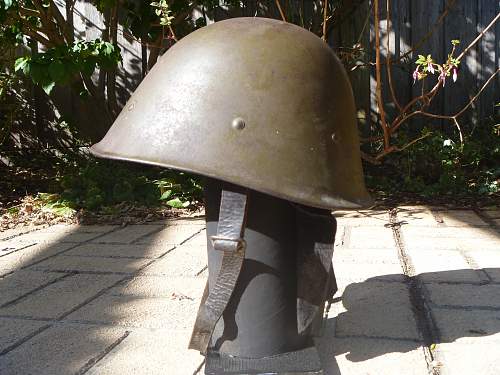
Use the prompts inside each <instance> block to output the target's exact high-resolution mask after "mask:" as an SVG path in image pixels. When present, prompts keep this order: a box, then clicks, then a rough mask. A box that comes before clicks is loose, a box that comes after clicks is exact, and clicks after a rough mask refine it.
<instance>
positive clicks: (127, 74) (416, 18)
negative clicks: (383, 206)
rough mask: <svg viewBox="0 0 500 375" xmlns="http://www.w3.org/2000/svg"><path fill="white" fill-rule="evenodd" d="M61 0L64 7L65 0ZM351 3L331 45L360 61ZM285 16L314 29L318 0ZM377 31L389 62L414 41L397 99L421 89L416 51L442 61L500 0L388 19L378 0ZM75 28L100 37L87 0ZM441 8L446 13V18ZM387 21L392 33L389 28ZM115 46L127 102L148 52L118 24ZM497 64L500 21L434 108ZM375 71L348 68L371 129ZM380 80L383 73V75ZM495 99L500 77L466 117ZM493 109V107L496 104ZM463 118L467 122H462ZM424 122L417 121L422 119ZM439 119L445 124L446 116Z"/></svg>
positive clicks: (361, 2) (370, 40) (366, 42)
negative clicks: (355, 51)
mask: <svg viewBox="0 0 500 375" xmlns="http://www.w3.org/2000/svg"><path fill="white" fill-rule="evenodd" d="M60 1H61V3H62V4H61V6H63V4H64V1H62V0H60ZM330 1H331V2H332V3H334V2H335V1H334V0H330ZM343 1H344V3H346V2H351V3H352V4H351V5H352V7H351V8H349V7H347V8H346V9H348V10H349V9H351V11H348V12H346V14H345V15H342V16H341V17H338V19H339V21H338V22H337V23H336V24H334V25H333V28H332V30H331V31H330V33H329V43H330V44H331V45H332V47H333V48H335V49H337V50H338V51H345V48H350V47H352V46H353V45H355V44H357V43H360V44H361V45H362V47H363V51H364V53H363V55H362V56H361V59H362V60H364V61H365V63H369V62H373V61H375V58H374V22H373V8H372V7H373V4H372V1H373V0H343ZM280 3H281V4H283V7H284V8H285V12H286V14H287V17H290V18H289V19H294V20H301V22H303V23H304V25H305V26H306V27H310V28H317V27H318V25H320V23H321V12H322V2H321V1H318V0H280ZM380 7H381V9H380V12H381V19H380V30H381V36H382V38H381V44H382V46H383V47H382V50H381V53H382V56H383V58H385V57H386V56H387V48H386V45H387V42H388V43H389V46H390V52H391V56H392V59H393V60H397V59H398V57H399V56H401V55H403V54H405V53H406V52H408V51H409V50H410V49H411V48H412V47H415V48H414V50H413V52H412V53H410V54H409V55H408V56H407V57H406V58H404V59H403V60H402V61H401V62H400V63H397V64H395V66H394V68H393V81H394V87H395V92H396V96H397V97H398V99H399V101H400V102H402V103H406V102H408V101H409V100H410V99H411V98H412V97H413V96H415V95H418V92H419V90H420V87H419V85H418V84H417V85H414V84H413V79H412V77H411V75H412V74H411V72H412V70H413V69H414V67H415V65H414V61H415V59H416V56H417V55H418V54H425V55H427V54H431V55H432V56H433V57H434V58H435V60H436V61H438V62H443V61H444V60H445V59H446V56H447V54H448V53H449V52H450V50H451V47H452V45H451V40H453V39H459V40H460V41H461V44H460V46H459V51H460V50H461V49H462V48H464V47H465V46H467V45H468V44H469V43H470V42H471V41H472V40H474V38H475V37H476V36H477V35H478V33H479V32H481V30H483V29H484V27H485V26H486V25H487V24H488V23H489V22H490V21H491V20H492V19H493V18H494V16H495V15H496V14H497V13H498V12H499V11H500V0H392V1H391V7H390V10H391V13H392V15H391V18H392V20H391V22H390V23H388V22H387V15H386V0H380ZM76 10H77V17H75V29H76V30H77V32H78V33H79V35H80V36H81V37H82V38H86V39H93V38H96V37H99V34H100V30H102V26H103V21H102V19H101V15H100V14H99V13H98V12H97V11H96V10H95V8H94V7H93V5H91V4H90V3H89V2H87V1H84V0H78V1H77V4H76ZM443 14H446V16H445V17H443ZM256 15H257V16H271V17H274V18H280V17H279V13H278V10H277V8H276V2H275V1H274V0H261V1H256V0H250V1H242V4H241V7H240V8H238V9H232V10H231V11H228V10H227V8H224V7H223V6H221V7H219V8H218V9H217V10H216V12H214V13H212V14H211V15H206V17H207V22H208V23H211V22H215V21H218V20H221V19H224V18H228V17H234V16H256ZM388 25H389V31H388V27H387V26H388ZM119 35H120V37H119V44H120V47H121V48H122V51H123V64H122V66H121V67H120V69H119V73H118V82H117V84H118V86H119V87H118V93H119V98H118V99H119V102H120V103H121V104H124V102H125V101H126V99H127V97H128V96H129V95H130V93H131V92H132V91H133V90H134V88H135V87H136V86H137V85H138V83H139V82H140V80H141V79H142V77H143V75H144V73H145V68H146V64H145V58H147V55H148V50H147V49H146V48H145V47H143V46H141V45H140V44H139V43H138V42H137V41H135V40H134V39H133V38H131V37H130V36H128V34H127V33H126V31H124V30H123V27H121V26H120V29H119ZM499 66H500V24H497V25H495V27H493V28H492V29H491V30H490V31H488V32H487V33H486V34H485V35H484V37H483V38H482V39H481V41H480V42H479V43H478V44H477V45H476V46H475V47H474V48H472V49H471V51H470V53H468V54H467V56H466V58H465V59H464V60H463V62H462V64H461V66H460V72H459V79H458V81H457V82H456V83H451V82H450V83H449V84H447V86H446V87H445V89H444V90H443V91H442V92H441V93H440V94H439V95H438V96H437V97H436V99H435V104H434V105H433V106H432V108H431V110H432V111H433V112H434V113H440V114H454V113H455V112H457V111H458V110H459V109H460V108H462V107H463V106H464V105H465V104H466V103H467V102H468V101H469V99H470V97H471V96H473V95H474V94H475V93H476V92H477V91H478V90H479V89H480V87H481V86H482V85H483V83H484V82H485V81H486V80H487V79H488V77H490V75H491V74H492V73H493V72H495V70H497V69H498V68H499ZM374 77H375V73H374V68H373V66H370V65H367V67H364V68H359V69H355V70H354V71H353V72H351V80H352V83H353V87H354V91H355V96H356V101H357V105H358V109H359V111H358V115H359V117H360V120H361V121H364V122H365V123H366V124H368V125H369V126H366V127H365V129H370V128H373V125H374V120H376V119H377V108H376V101H375V78H374ZM384 78H386V77H385V74H384ZM383 92H384V99H385V103H386V105H387V107H388V109H389V110H388V112H389V116H391V115H394V113H391V108H394V103H392V100H391V98H390V96H389V95H388V93H389V90H388V87H387V85H385V86H384V87H383ZM498 102H500V75H498V76H497V77H496V79H495V80H494V82H492V84H491V85H490V86H489V87H488V88H487V89H486V90H485V91H484V92H483V94H482V95H481V98H480V100H478V101H477V102H476V103H475V104H474V106H473V111H471V112H470V113H469V114H468V115H467V116H468V117H467V116H466V121H467V122H468V123H473V124H474V123H476V122H477V121H478V119H481V118H484V117H486V116H489V115H491V114H492V113H493V111H494V105H495V103H498ZM497 109H498V107H497ZM467 119H468V120H467ZM426 122H427V120H425V121H423V122H421V123H422V124H424V123H426ZM437 122H438V123H440V124H442V125H441V126H447V125H444V123H443V121H441V120H438V121H437Z"/></svg>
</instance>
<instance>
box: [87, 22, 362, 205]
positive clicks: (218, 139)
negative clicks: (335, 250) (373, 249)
mask: <svg viewBox="0 0 500 375" xmlns="http://www.w3.org/2000/svg"><path fill="white" fill-rule="evenodd" d="M355 113H356V109H355V105H354V99H353V94H352V89H351V86H350V84H349V79H348V77H347V74H346V72H345V70H344V68H343V66H342V64H341V63H340V61H339V60H338V59H337V57H336V56H335V55H334V53H333V52H332V50H331V49H330V48H329V47H328V46H327V44H326V43H324V42H323V41H322V40H321V39H320V38H318V37H317V36H315V35H314V34H312V33H311V32H309V31H307V30H305V29H303V28H300V27H298V26H295V25H292V24H289V23H285V22H281V21H277V20H272V19H266V18H233V19H229V20H225V21H221V22H217V23H214V24H212V25H209V26H207V27H204V28H201V29H199V30H197V31H195V32H193V33H191V34H189V35H188V36H186V37H185V38H183V39H182V40H181V41H179V42H178V43H176V44H175V45H174V46H173V47H172V48H170V49H169V50H168V51H167V52H166V53H165V54H164V55H163V56H162V57H161V58H160V60H159V61H158V62H157V63H156V65H155V66H154V67H153V69H152V70H151V71H150V73H149V74H148V75H147V76H146V77H145V78H144V80H143V81H142V83H141V84H140V85H139V87H138V88H137V90H136V91H135V92H134V94H133V95H132V96H131V98H130V99H129V101H128V103H127V104H126V106H125V107H124V109H123V110H122V112H121V113H120V115H119V116H118V118H117V119H116V121H115V123H114V124H113V126H112V127H111V129H110V130H109V131H108V133H107V134H106V136H105V137H104V139H103V140H102V141H101V142H99V143H98V144H96V145H94V146H93V147H92V148H91V151H92V153H93V154H95V155H96V156H101V157H105V158H110V159H119V160H129V161H137V162H142V163H146V164H152V165H158V166H164V167H169V168H175V169H179V170H184V171H190V172H194V173H197V174H201V175H205V176H209V177H213V178H217V179H220V180H224V181H228V182H231V183H234V184H238V185H241V186H246V187H248V188H251V189H254V190H257V191H260V192H263V193H267V194H270V195H272V196H276V197H280V198H284V199H287V200H290V201H293V202H297V203H301V204H305V205H308V206H313V207H319V208H327V209H333V208H355V207H362V206H366V205H367V204H369V203H370V202H371V199H370V197H369V195H368V193H367V191H366V189H365V185H364V180H363V171H362V166H361V158H360V152H359V140H358V134H357V126H356V118H355Z"/></svg>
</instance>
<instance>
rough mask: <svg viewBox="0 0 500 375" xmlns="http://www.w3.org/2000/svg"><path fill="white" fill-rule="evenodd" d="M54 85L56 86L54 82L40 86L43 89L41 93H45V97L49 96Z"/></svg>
mask: <svg viewBox="0 0 500 375" xmlns="http://www.w3.org/2000/svg"><path fill="white" fill-rule="evenodd" d="M55 85H56V83H55V82H54V81H52V82H47V83H44V84H42V89H43V91H45V93H46V94H47V95H50V93H51V91H52V89H53V88H54V86H55Z"/></svg>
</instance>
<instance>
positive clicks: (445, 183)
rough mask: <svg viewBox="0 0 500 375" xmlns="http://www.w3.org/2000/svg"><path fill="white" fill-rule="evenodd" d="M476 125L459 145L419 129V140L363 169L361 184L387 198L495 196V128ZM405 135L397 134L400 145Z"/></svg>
mask: <svg viewBox="0 0 500 375" xmlns="http://www.w3.org/2000/svg"><path fill="white" fill-rule="evenodd" d="M498 122H499V121H494V120H493V119H490V120H488V121H486V122H485V123H483V124H481V125H479V126H477V127H476V128H475V129H474V130H473V131H472V132H471V133H470V135H469V136H467V137H466V138H465V139H464V144H463V145H461V144H460V141H459V140H458V139H454V138H453V137H450V136H449V135H447V134H445V133H444V132H442V131H432V132H431V131H430V130H429V129H427V128H425V129H423V130H422V136H426V138H424V139H423V140H421V141H420V142H417V143H415V144H414V145H413V146H411V147H409V148H408V149H406V150H404V151H402V152H399V153H394V154H391V155H389V156H387V159H386V160H384V163H383V164H382V165H379V166H374V165H366V166H365V172H366V175H367V178H366V179H367V184H368V186H369V187H370V188H372V189H374V190H379V191H380V190H382V191H385V192H386V193H389V194H405V193H412V194H417V195H419V196H422V197H435V196H438V195H447V196H450V195H453V196H456V197H461V196H465V195H474V196H488V195H490V196H491V195H493V194H497V193H499V192H500V183H499V181H500V164H499V162H498V161H499V160H500V124H499V123H498ZM413 137H414V135H412V136H411V137H410V136H408V135H407V134H404V133H401V132H400V134H399V135H398V142H400V143H401V144H405V143H407V142H408V141H409V139H410V138H413Z"/></svg>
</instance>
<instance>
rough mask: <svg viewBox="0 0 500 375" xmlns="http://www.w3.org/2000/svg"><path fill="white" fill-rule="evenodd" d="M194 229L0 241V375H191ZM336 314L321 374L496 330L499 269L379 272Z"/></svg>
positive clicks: (91, 230)
mask: <svg viewBox="0 0 500 375" xmlns="http://www.w3.org/2000/svg"><path fill="white" fill-rule="evenodd" d="M450 217H451V216H450ZM438 218H439V217H438ZM411 219H412V220H413V219H415V220H428V218H427V217H423V218H420V217H419V216H418V215H414V214H413V213H412V214H411ZM461 219H463V220H469V219H470V218H468V217H465V216H464V214H463V213H460V214H459V215H457V216H456V220H457V221H459V220H461ZM377 220H378V219H377ZM405 220H407V221H409V224H412V222H410V220H409V219H408V218H405ZM447 220H448V222H449V223H451V221H450V219H449V218H448V217H444V223H445V224H446V221H447ZM192 222H193V220H191V221H189V220H188V221H186V224H187V225H185V226H184V228H183V225H182V223H177V224H173V223H167V224H149V225H142V226H140V225H135V226H129V227H125V228H121V227H118V226H82V227H77V226H70V227H66V228H62V229H61V228H60V227H58V228H55V227H51V228H48V229H47V230H41V231H36V232H33V233H27V234H24V235H22V236H19V237H13V238H10V239H5V238H3V240H2V241H0V373H1V374H2V375H8V374H29V373H36V374H127V373H136V374H141V375H142V374H159V373H165V372H166V371H167V373H172V374H176V375H177V374H178V375H181V374H182V375H183V374H191V373H193V371H194V370H191V368H192V369H196V368H197V366H198V364H199V361H200V357H199V356H198V355H197V353H196V352H194V351H188V350H187V349H186V348H187V340H188V338H189V333H188V331H190V330H191V327H192V324H193V322H194V318H195V315H196V310H197V307H198V300H199V298H200V297H201V294H202V292H203V286H204V283H205V278H206V270H205V264H206V263H205V262H206V255H205V246H206V242H205V241H206V239H205V232H204V231H203V226H204V221H203V219H201V220H199V221H198V223H197V224H196V227H192ZM476 229H479V230H483V229H484V231H485V232H488V233H491V227H488V226H486V227H484V228H476ZM382 230H389V229H387V227H386V228H384V227H383V226H382ZM423 230H425V229H423ZM0 238H1V235H0ZM436 240H439V239H436ZM360 251H362V250H360ZM490 251H491V250H490ZM430 259H432V256H431V257H430ZM486 261H487V260H486ZM494 266H496V264H495V265H494ZM337 267H338V266H337ZM374 267H375V266H374ZM457 268H458V267H457ZM353 272H355V270H354V269H353ZM415 288H417V289H416V290H418V291H419V292H421V295H422V296H423V297H422V298H421V299H420V300H419V299H418V297H417V296H415V295H414V293H413V292H412V290H415ZM412 305H413V309H412V308H411V307H410V306H412ZM334 306H336V307H335V309H336V310H335V311H331V312H332V314H331V316H335V317H334V318H330V319H328V320H327V321H326V331H325V333H324V336H323V337H322V338H321V339H320V340H319V342H318V346H319V350H320V356H321V359H322V361H323V363H324V365H325V368H326V374H327V375H334V374H335V375H337V374H339V373H340V368H339V365H338V363H337V361H338V358H339V357H342V356H344V357H345V358H346V359H347V360H348V361H350V362H353V363H359V362H362V361H365V360H369V359H373V358H377V357H381V356H384V355H386V354H388V353H407V352H410V351H413V350H415V349H418V348H421V347H422V345H426V344H429V343H435V344H438V345H439V344H441V343H450V342H454V341H456V340H459V339H464V338H470V339H475V338H485V337H489V336H492V335H495V334H497V333H499V332H500V319H499V316H500V313H499V311H500V268H493V267H491V268H485V267H484V268H478V269H474V270H473V269H457V270H452V271H439V272H427V273H421V274H419V275H418V276H416V277H413V278H407V277H405V276H404V275H402V274H386V275H380V276H377V277H372V278H369V279H367V280H366V281H363V282H359V283H351V284H349V285H347V286H346V287H345V289H344V291H343V293H342V296H341V300H340V301H339V302H337V303H335V304H334ZM332 308H333V307H332ZM425 311H428V312H429V314H427V315H426V314H425ZM417 327H418V329H417ZM420 331H423V332H424V337H422V336H421V335H420V333H419V332H420ZM118 346H119V350H113V349H114V348H116V347H118ZM335 356H337V359H336V358H335ZM103 358H104V359H103ZM131 358H133V359H131ZM167 366H168V367H167ZM172 366H174V367H172ZM186 366H189V369H188V368H187V367H186ZM342 371H344V368H343V367H342Z"/></svg>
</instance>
